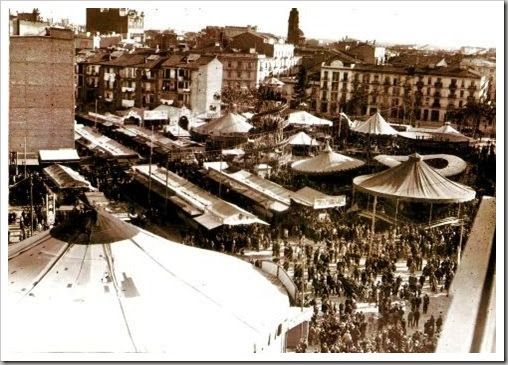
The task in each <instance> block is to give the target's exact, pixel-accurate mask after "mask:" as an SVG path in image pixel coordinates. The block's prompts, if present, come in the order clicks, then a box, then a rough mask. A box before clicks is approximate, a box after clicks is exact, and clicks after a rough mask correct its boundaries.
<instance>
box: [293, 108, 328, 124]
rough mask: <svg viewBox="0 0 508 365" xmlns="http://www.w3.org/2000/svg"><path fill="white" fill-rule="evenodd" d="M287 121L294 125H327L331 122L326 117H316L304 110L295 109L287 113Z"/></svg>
mask: <svg viewBox="0 0 508 365" xmlns="http://www.w3.org/2000/svg"><path fill="white" fill-rule="evenodd" d="M288 123H289V124H294V125H310V126H322V125H324V126H329V127H331V126H332V125H333V123H332V122H331V121H329V120H326V119H321V118H318V117H316V116H314V115H312V114H310V113H307V112H306V111H297V112H293V113H291V114H289V115H288Z"/></svg>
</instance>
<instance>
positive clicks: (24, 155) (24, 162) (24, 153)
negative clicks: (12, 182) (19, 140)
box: [23, 129, 26, 179]
mask: <svg viewBox="0 0 508 365" xmlns="http://www.w3.org/2000/svg"><path fill="white" fill-rule="evenodd" d="M23 160H24V161H23V165H24V167H23V168H24V173H23V175H24V176H23V177H24V178H25V179H26V129H25V148H24V152H23Z"/></svg>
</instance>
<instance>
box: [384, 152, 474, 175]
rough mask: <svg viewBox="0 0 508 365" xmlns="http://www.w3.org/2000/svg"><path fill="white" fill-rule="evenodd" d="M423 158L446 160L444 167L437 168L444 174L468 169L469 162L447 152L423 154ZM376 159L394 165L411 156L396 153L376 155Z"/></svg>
mask: <svg viewBox="0 0 508 365" xmlns="http://www.w3.org/2000/svg"><path fill="white" fill-rule="evenodd" d="M421 157H422V160H423V161H425V160H434V159H442V160H446V162H447V165H446V166H445V167H442V168H435V167H434V170H436V171H437V172H439V173H440V174H441V175H443V176H454V175H458V174H460V173H462V172H464V170H466V167H467V163H466V161H464V160H463V159H461V158H460V157H457V156H454V155H447V154H434V155H422V156H421ZM374 160H377V161H378V162H380V163H382V164H383V165H385V166H388V167H394V166H397V165H400V164H401V163H402V162H404V161H407V160H409V156H395V155H379V156H376V157H374Z"/></svg>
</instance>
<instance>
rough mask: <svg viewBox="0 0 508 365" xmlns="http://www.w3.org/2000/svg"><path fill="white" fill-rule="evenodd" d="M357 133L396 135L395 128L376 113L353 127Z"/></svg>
mask: <svg viewBox="0 0 508 365" xmlns="http://www.w3.org/2000/svg"><path fill="white" fill-rule="evenodd" d="M354 131H355V132H357V133H363V134H371V135H377V136H379V135H397V134H398V133H399V132H397V131H396V130H395V129H393V128H392V127H391V126H390V124H388V122H387V121H386V120H385V119H384V118H383V117H382V116H381V114H379V112H378V113H376V114H374V115H373V116H371V117H370V118H369V119H367V120H366V121H365V122H363V123H361V124H357V125H356V126H355V129H354Z"/></svg>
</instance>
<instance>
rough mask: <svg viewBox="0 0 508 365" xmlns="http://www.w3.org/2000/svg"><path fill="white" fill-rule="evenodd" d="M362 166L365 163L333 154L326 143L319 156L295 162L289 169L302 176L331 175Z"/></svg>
mask: <svg viewBox="0 0 508 365" xmlns="http://www.w3.org/2000/svg"><path fill="white" fill-rule="evenodd" d="M364 164H365V162H363V161H361V160H357V159H356V158H352V157H348V156H344V155H341V154H340V153H337V152H334V151H333V150H332V148H331V147H330V145H329V144H328V143H327V144H326V147H325V149H324V150H323V151H321V153H320V154H319V155H317V156H315V157H311V158H307V159H305V160H300V161H296V162H294V163H293V164H292V165H291V168H292V169H293V170H294V171H296V172H299V173H304V174H332V173H335V172H340V171H345V170H351V169H355V168H357V167H360V166H362V165H364Z"/></svg>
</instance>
